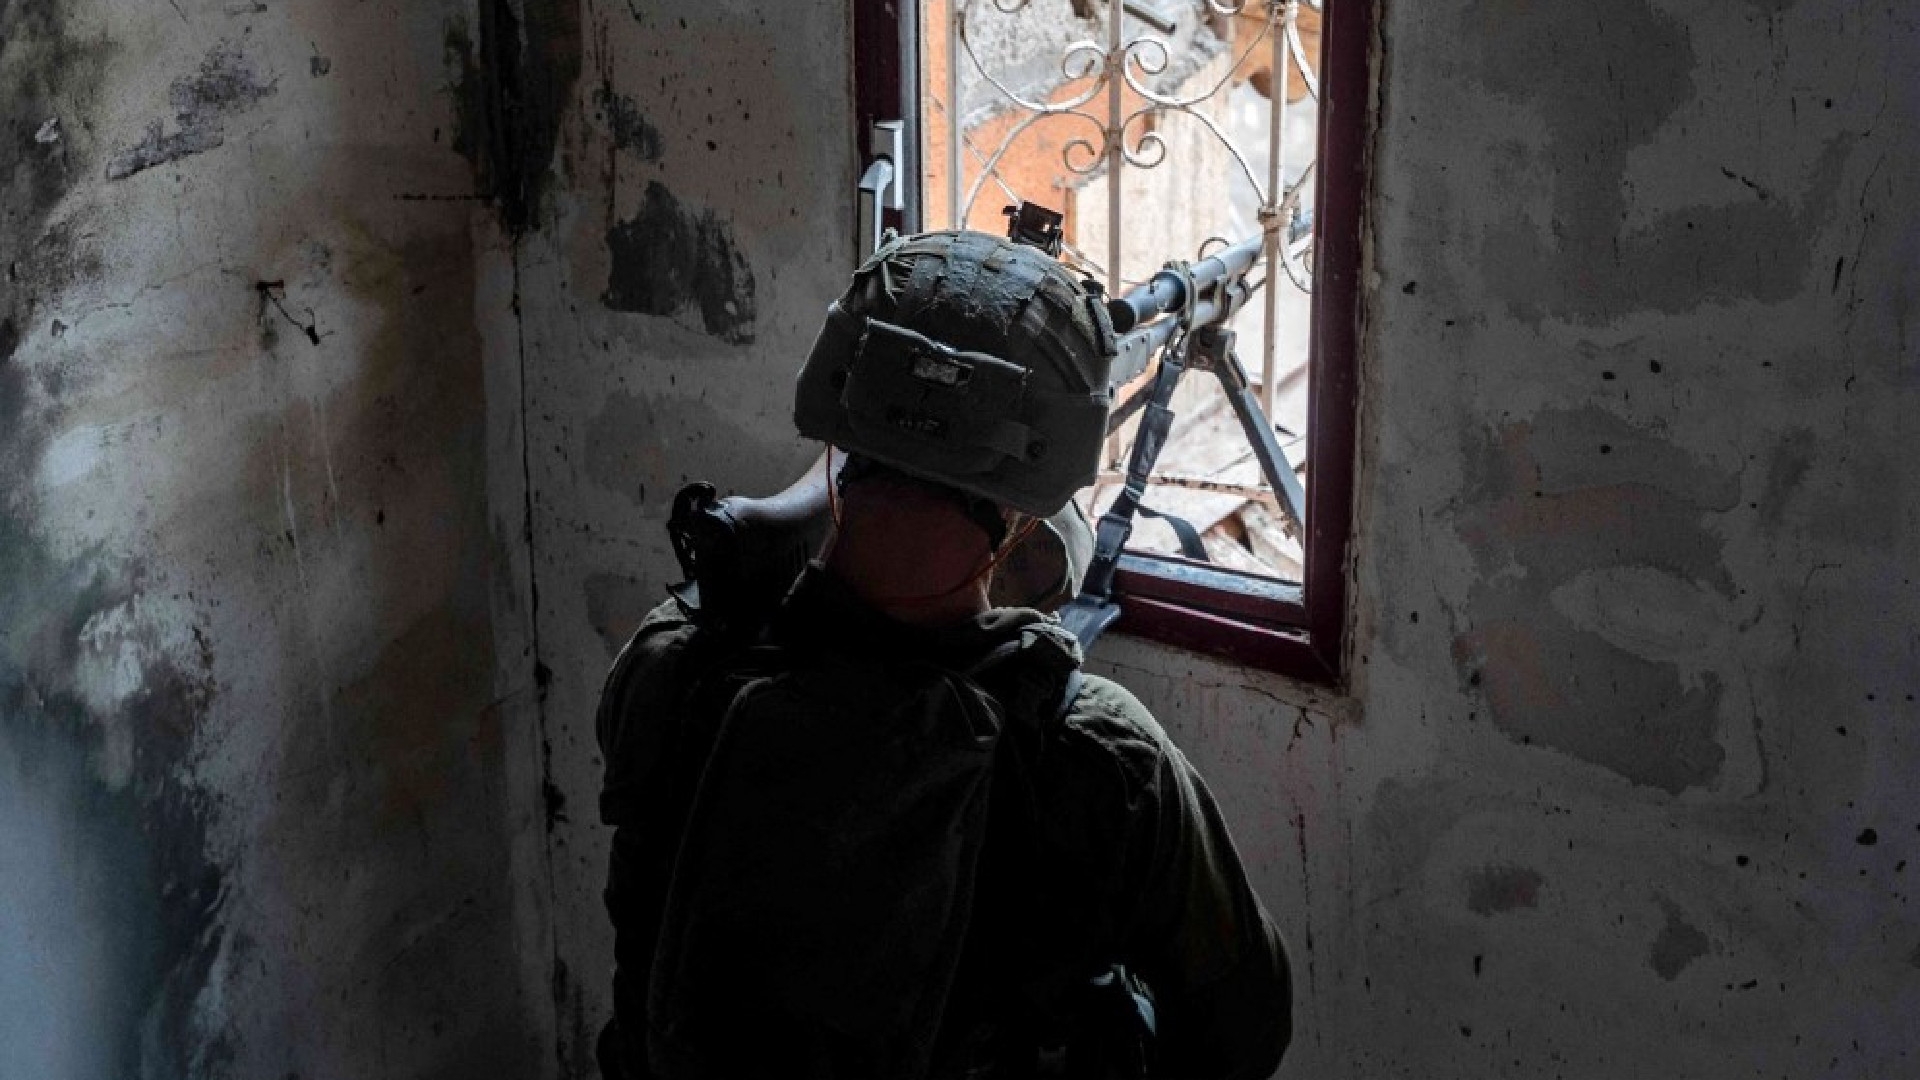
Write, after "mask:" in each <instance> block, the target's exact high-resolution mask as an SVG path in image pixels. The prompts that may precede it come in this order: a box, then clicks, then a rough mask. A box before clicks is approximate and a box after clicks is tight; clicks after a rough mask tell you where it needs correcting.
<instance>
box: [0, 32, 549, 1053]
mask: <svg viewBox="0 0 1920 1080" xmlns="http://www.w3.org/2000/svg"><path fill="white" fill-rule="evenodd" d="M471 21H472V14H471V12H470V11H469V10H468V9H467V8H466V7H465V5H463V4H459V3H413V2H407V3H401V2H379V0H376V2H369V3H360V4H344V3H335V4H325V5H291V4H281V3H277V2H276V3H272V4H269V3H233V2H229V0H173V2H172V3H157V4H125V3H107V2H93V0H60V2H55V0H7V2H3V3H0V102H4V107H0V136H3V137H4V141H0V266H4V269H5V277H4V280H0V1076H5V1077H36V1078H45V1080H99V1078H101V1077H116V1078H122V1077H124V1078H135V1077H138V1078H148V1080H172V1078H181V1080H184V1078H187V1077H194V1078H222V1077H275V1078H282V1080H294V1078H304V1080H322V1078H342V1080H345V1078H354V1080H361V1078H373V1077H419V1076H428V1075H435V1076H439V1075H465V1076H475V1075H486V1076H516V1075H518V1076H531V1075H537V1074H538V1072H539V1070H540V1069H541V1067H542V1065H543V1063H546V1062H549V1061H551V1060H552V1059H553V1053H552V1049H551V1036H550V1033H549V1031H548V1028H549V1026H550V1023H549V1022H548V1021H545V1020H543V1019H542V1017H543V1015H544V1012H545V1011H546V1010H547V1009H548V1008H550V1006H547V1005H546V1004H544V1003H545V1002H546V1000H547V997H548V995H547V992H546V985H545V980H546V976H547V965H546V964H545V963H541V964H538V965H534V966H532V967H529V968H526V969H524V970H523V969H522V967H521V962H520V957H521V956H523V955H527V954H529V953H532V952H534V951H535V950H534V949H533V948H532V946H531V945H529V944H528V942H538V941H539V940H542V938H541V931H540V926H539V923H538V918H537V915H531V914H529V910H530V909H528V908H527V907H525V906H524V905H523V903H522V899H523V898H521V897H520V896H518V895H517V894H516V889H515V885H514V883H515V882H516V881H517V880H520V879H521V878H522V877H531V876H532V875H530V874H525V875H523V874H520V873H516V869H517V867H518V866H519V863H518V862H517V861H516V860H518V859H520V858H521V857H522V855H523V854H524V853H523V852H522V850H521V849H516V847H515V845H514V838H515V836H516V835H527V836H530V837H532V838H533V839H534V840H535V841H536V843H535V844H534V845H533V847H532V848H531V849H528V850H530V851H531V853H532V855H533V856H535V857H536V860H535V863H534V865H536V866H537V865H538V859H537V857H538V855H539V846H538V844H537V840H538V832H537V829H530V828H524V827H517V826H516V823H515V821H514V820H513V819H512V818H511V816H510V803H509V800H508V798H507V792H508V791H509V790H511V789H514V788H516V787H531V786H533V785H534V784H536V783H537V772H536V771H535V770H534V769H533V767H532V764H531V763H532V762H533V758H532V756H531V754H530V753H522V752H519V751H518V748H517V747H516V746H515V739H516V737H517V736H516V735H515V732H514V731H513V729H511V728H510V727H508V726H506V725H505V724H504V723H503V717H504V716H505V715H506V710H505V707H504V706H499V705H497V704H496V698H497V697H501V696H502V695H503V694H508V693H509V692H510V691H511V690H512V687H511V685H509V686H507V687H505V688H504V689H503V690H502V691H501V692H499V693H497V692H496V690H495V686H494V677H495V672H496V671H497V670H502V669H501V668H500V667H499V665H498V664H497V663H496V658H495V655H494V650H495V648H496V646H497V645H498V644H501V642H497V641H496V638H495V635H494V633H493V629H492V627H493V612H492V607H493V603H494V599H495V598H494V595H493V586H494V580H495V578H494V575H493V572H492V567H493V565H494V564H495V562H496V555H495V553H494V549H495V546H496V545H495V542H494V540H493V537H492V534H491V533H490V530H489V522H488V517H487V501H488V491H487V469H486V447H487V418H488V411H487V391H488V387H487V380H486V376H485V371H484V368H483V363H482V359H483V351H482V341H481V338H480V335H479V332H478V328H477V324H478V322H479V319H478V317H477V315H476V303H477V302H480V301H479V300H477V297H476V290H477V288H478V286H477V282H476V266H477V260H476V255H475V248H476V239H475V237H476V236H480V237H485V236H486V235H487V229H486V228H485V227H482V228H480V229H479V230H478V231H476V228H475V222H476V218H477V212H476V210H475V207H476V206H477V204H476V203H475V202H474V201H473V199H472V195H473V193H474V177H473V172H472V170H471V168H470V167H469V166H468V164H467V163H466V162H464V161H462V160H461V157H460V156H459V154H458V153H456V152H455V149H454V148H453V147H452V145H451V142H450V137H451V134H452V131H453V128H454V121H455V118H456V111H457V110H456V107H455V101H454V99H453V96H452V95H451V94H450V93H449V87H450V86H451V85H452V84H453V82H454V81H455V80H454V76H455V74H456V73H457V68H458V65H457V64H454V65H452V66H450V65H449V59H448V56H447V53H446V44H445V39H446V36H447V30H448V27H450V26H454V25H456V24H468V23H470V22H471ZM504 542H505V541H504V540H503V541H502V543H504ZM503 640H505V639H503ZM522 681H523V682H528V681H529V680H522ZM509 682H510V680H509ZM508 700H509V701H510V700H511V698H510V697H509V698H508ZM523 762H524V763H527V767H526V768H525V769H524V771H516V770H519V769H520V765H521V763H523ZM528 824H531V821H529V823H528ZM523 936H524V937H525V938H526V940H524V941H523V940H522V938H523Z"/></svg>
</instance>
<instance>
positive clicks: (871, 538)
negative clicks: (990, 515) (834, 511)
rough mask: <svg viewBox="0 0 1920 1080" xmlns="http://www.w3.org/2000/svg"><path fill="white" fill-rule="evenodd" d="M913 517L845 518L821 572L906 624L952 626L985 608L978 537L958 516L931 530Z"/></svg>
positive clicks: (982, 554)
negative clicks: (825, 569)
mask: <svg viewBox="0 0 1920 1080" xmlns="http://www.w3.org/2000/svg"><path fill="white" fill-rule="evenodd" d="M956 516H958V515H956ZM913 518H914V515H913V514H912V513H911V512H909V513H906V514H891V513H890V514H886V515H868V514H860V515H858V516H851V515H850V516H849V517H848V519H847V520H846V521H844V522H843V523H842V525H841V528H840V530H839V532H838V534H837V535H836V536H835V537H834V539H833V540H832V541H831V542H830V546H829V549H828V553H827V559H826V567H827V570H828V572H829V573H831V574H833V576H834V577H836V578H838V579H840V581H841V582H842V583H844V584H845V585H846V586H847V587H848V588H850V589H852V590H853V592H854V594H855V595H857V596H859V597H860V599H862V600H864V601H865V602H866V603H867V604H868V605H870V606H871V607H873V608H874V609H875V610H876V611H879V612H880V613H881V614H883V615H886V616H887V617H888V618H891V619H894V620H895V621H898V622H903V623H906V624H908V625H910V626H951V625H953V624H956V623H961V622H965V621H966V620H968V619H971V618H973V617H974V616H975V615H978V614H980V613H981V612H983V611H986V610H987V609H988V607H990V606H991V605H990V604H989V603H988V601H987V576H986V575H985V574H983V573H981V570H982V568H983V567H985V565H986V563H987V561H988V558H989V557H990V553H989V552H988V551H987V550H986V542H985V539H986V538H985V536H984V535H983V534H981V533H980V531H979V529H978V528H977V527H975V526H973V525H972V524H971V523H968V522H966V521H965V519H964V517H961V519H960V520H959V521H957V522H948V523H942V524H941V527H939V528H932V529H929V528H925V527H924V526H925V525H926V524H927V523H926V522H924V521H916V520H913Z"/></svg>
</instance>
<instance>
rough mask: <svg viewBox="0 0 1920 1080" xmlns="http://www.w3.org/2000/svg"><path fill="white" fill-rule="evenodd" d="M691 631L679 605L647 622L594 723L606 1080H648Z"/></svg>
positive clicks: (616, 666) (609, 684) (611, 675)
mask: <svg viewBox="0 0 1920 1080" xmlns="http://www.w3.org/2000/svg"><path fill="white" fill-rule="evenodd" d="M692 634H693V626H692V625H691V624H690V623H689V622H688V621H687V619H686V617H685V615H684V614H683V613H682V612H681V610H680V607H679V605H678V604H676V603H674V602H673V601H671V600H669V601H667V602H665V603H662V604H661V605H659V606H658V607H656V608H654V609H653V611H651V612H649V613H648V615H647V617H646V618H645V619H644V620H642V622H641V624H640V628H639V629H638V630H636V631H635V632H634V635H633V637H632V638H631V639H629V640H628V642H627V644H626V646H625V647H624V648H622V649H621V650H620V655H619V656H618V657H617V658H615V660H614V662H613V666H612V668H611V669H609V670H608V672H607V680H606V684H605V686H604V687H603V688H602V689H601V692H600V706H599V711H598V713H597V714H596V716H595V718H594V727H595V732H596V734H597V736H598V738H599V743H600V753H601V757H602V758H603V760H604V761H605V762H606V772H605V775H604V777H603V779H602V782H601V788H600V819H601V821H602V822H604V823H605V824H608V825H611V826H614V833H613V840H612V844H611V845H610V851H609V852H608V865H607V885H606V890H605V892H604V893H603V894H602V899H603V900H604V902H605V904H606V908H607V914H608V917H609V918H610V920H611V921H612V923H613V929H614V975H613V999H614V1000H613V1005H614V1008H613V1012H614V1015H613V1018H612V1019H611V1020H609V1021H608V1023H607V1026H606V1028H605V1029H604V1030H603V1031H602V1032H601V1035H600V1041H599V1045H598V1047H597V1054H598V1057H599V1060H600V1068H601V1073H602V1075H604V1076H606V1077H608V1078H609V1080H646V1078H647V1077H649V1076H651V1073H650V1072H649V1071H648V1069H647V1065H646V1061H647V1055H646V1031H647V1014H646V999H647V975H648V972H649V971H650V969H651V968H652V961H653V947H654V936H655V933H656V928H657V927H658V925H659V922H660V912H661V909H662V906H663V905H664V903H665V900H666V896H665V883H666V881H667V877H668V873H669V870H670V868H671V866H672V858H673V852H674V845H675V835H676V833H677V828H678V820H677V815H676V809H677V808H676V806H675V800H676V797H677V795H678V793H679V791H678V789H679V785H677V784H676V783H674V782H673V773H674V770H675V766H676V757H677V756H679V755H680V754H682V753H683V752H684V747H683V745H682V743H683V740H684V733H683V732H682V731H680V730H679V728H680V726H681V717H680V712H681V709H680V708H679V702H680V699H681V698H682V696H683V694H684V689H685V688H684V683H685V680H686V679H687V678H688V677H689V676H690V675H691V673H690V672H688V671H686V670H684V669H685V668H686V666H687V660H688V657H687V655H686V654H687V651H688V650H687V644H688V641H689V639H690V638H691V636H692Z"/></svg>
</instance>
